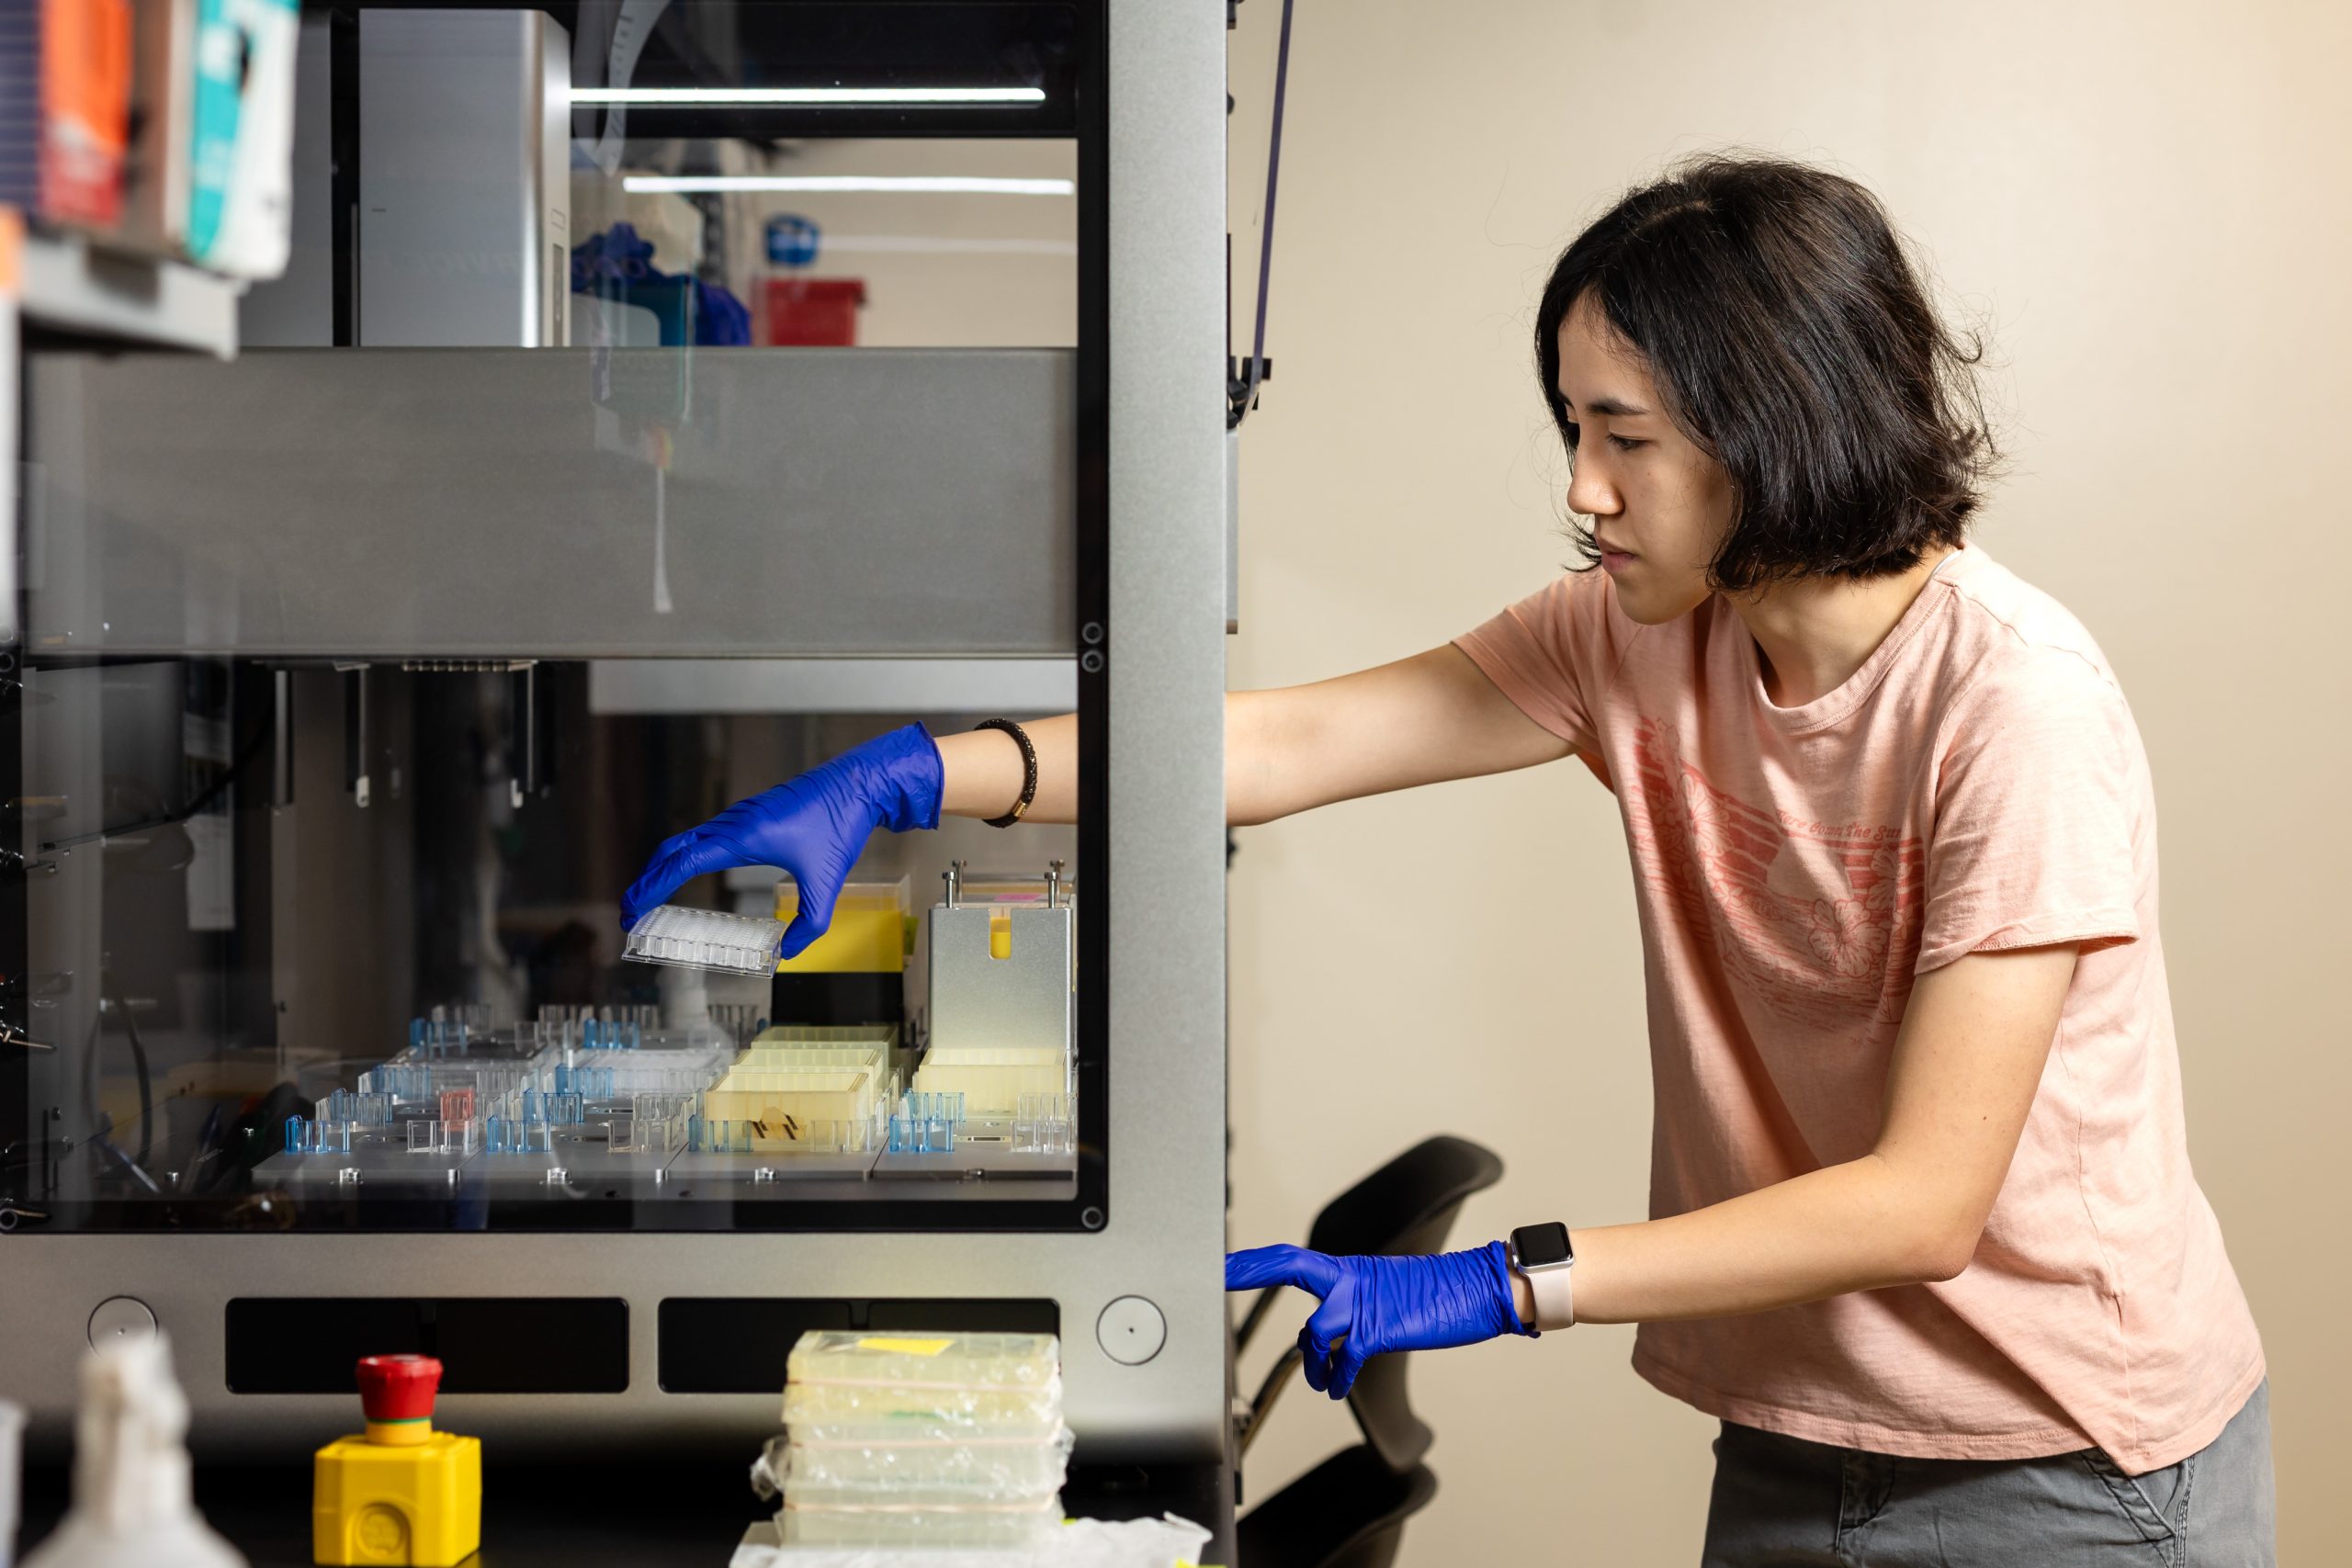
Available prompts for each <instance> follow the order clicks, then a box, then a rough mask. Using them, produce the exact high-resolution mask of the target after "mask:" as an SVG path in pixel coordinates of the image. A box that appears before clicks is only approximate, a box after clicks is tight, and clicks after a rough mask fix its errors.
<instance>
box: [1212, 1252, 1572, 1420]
mask: <svg viewBox="0 0 2352 1568" xmlns="http://www.w3.org/2000/svg"><path fill="white" fill-rule="evenodd" d="M1261 1285H1295V1286H1297V1287H1298V1288H1299V1289H1300V1290H1302V1291H1309V1292H1313V1293H1314V1294H1316V1295H1317V1296H1320V1297H1321V1298H1322V1299H1323V1304H1322V1305H1321V1306H1319V1307H1317V1308H1316V1309H1315V1313H1314V1315H1313V1316H1311V1317H1309V1318H1308V1319H1307V1320H1306V1327H1304V1328H1302V1329H1300V1330H1299V1331H1298V1348H1299V1351H1300V1353H1301V1354H1302V1355H1304V1356H1305V1357H1306V1386H1307V1387H1309V1388H1311V1389H1315V1390H1317V1392H1319V1393H1329V1395H1330V1396H1331V1397H1332V1398H1334V1399H1345V1398H1347V1396H1348V1390H1350V1389H1351V1388H1353V1387H1354V1386H1355V1382H1356V1374H1357V1373H1359V1372H1361V1371H1363V1364H1364V1362H1366V1361H1367V1360H1370V1359H1372V1358H1373V1357H1374V1356H1377V1355H1381V1354H1383V1353H1384V1352H1386V1351H1390V1350H1442V1349H1445V1348H1450V1347H1452V1346H1455V1345H1476V1344H1477V1343H1478V1342H1479V1341H1481V1340H1485V1339H1495V1338H1499V1337H1501V1336H1503V1335H1506V1334H1524V1335H1528V1336H1531V1337H1532V1335H1533V1334H1534V1333H1535V1330H1534V1329H1533V1328H1532V1327H1530V1326H1529V1325H1526V1324H1523V1323H1521V1321H1520V1319H1519V1308H1518V1306H1517V1305H1516V1304H1515V1303H1513V1301H1512V1299H1511V1288H1510V1254H1509V1253H1508V1252H1507V1251H1505V1249H1504V1247H1503V1244H1502V1243H1501V1242H1498V1241H1491V1242H1488V1243H1487V1245H1486V1246H1484V1247H1473V1248H1472V1249H1471V1250H1469V1251H1467V1252H1441V1253H1438V1254H1436V1255H1434V1256H1422V1257H1413V1258H1376V1257H1364V1258H1334V1257H1332V1256H1330V1255H1329V1253H1322V1252H1309V1251H1308V1250H1307V1249H1306V1248H1305V1247H1254V1248H1252V1249H1251V1250H1250V1251H1248V1252H1236V1253H1232V1254H1230V1255H1228V1256H1227V1258H1226V1260H1225V1288H1226V1289H1227V1290H1228V1291H1247V1290H1252V1289H1255V1288H1256V1287H1258V1286H1261Z"/></svg>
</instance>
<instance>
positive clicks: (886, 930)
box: [775, 876, 909, 975]
mask: <svg viewBox="0 0 2352 1568" xmlns="http://www.w3.org/2000/svg"><path fill="white" fill-rule="evenodd" d="M908 897H909V895H908V891H907V879H906V878H905V877H903V876H902V877H900V878H899V880H898V881H896V882H853V883H851V884H849V885H848V886H845V887H843V888H842V891H841V896H840V897H837V898H835V899H834V900H833V923H832V924H831V926H828V927H827V928H826V929H825V934H824V935H822V936H820V937H819V938H818V939H817V940H816V941H815V942H810V943H809V945H808V946H807V947H806V948H804V949H803V950H801V952H799V953H797V954H795V955H794V956H793V957H790V958H786V959H782V960H780V961H778V963H777V964H776V971H777V973H779V974H784V975H900V974H904V973H905V972H906V967H907V911H908ZM799 912H800V885H799V884H798V883H797V882H794V881H792V880H791V879H790V878H789V877H787V878H786V879H785V880H783V881H781V882H778V883H777V884H776V885H775V918H776V919H779V920H789V919H792V917H793V916H795V915H797V914H798V913H799Z"/></svg>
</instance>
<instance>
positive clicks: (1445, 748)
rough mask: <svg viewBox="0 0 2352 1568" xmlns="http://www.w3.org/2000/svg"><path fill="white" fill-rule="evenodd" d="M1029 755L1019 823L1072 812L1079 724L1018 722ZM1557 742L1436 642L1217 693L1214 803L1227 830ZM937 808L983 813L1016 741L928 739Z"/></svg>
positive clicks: (1528, 757) (997, 805) (1015, 791)
mask: <svg viewBox="0 0 2352 1568" xmlns="http://www.w3.org/2000/svg"><path fill="white" fill-rule="evenodd" d="M1022 728H1023V729H1024V730H1025V731H1026V732H1027V734H1028V736H1029V741H1030V744H1031V745H1032V746H1034V747H1035V749H1036V751H1037V795H1036V798H1035V801H1034V802H1032V804H1031V805H1030V807H1029V810H1028V812H1027V813H1026V814H1025V816H1024V817H1023V820H1024V821H1034V822H1069V821H1073V820H1075V819H1076V817H1077V814H1078V720H1077V718H1076V717H1075V716H1071V715H1064V716H1061V717H1058V718H1048V719H1041V720H1038V721H1037V722H1035V723H1034V724H1027V725H1023V727H1022ZM1570 750H1571V748H1570V747H1569V745H1568V743H1567V742H1566V741H1565V740H1563V739H1560V738H1559V737H1558V736H1556V735H1554V734H1553V733H1552V732H1551V731H1549V730H1547V729H1545V728H1543V726H1541V725H1539V724H1537V723H1536V722H1535V721H1534V720H1533V719H1532V718H1529V717H1528V716H1526V715H1525V714H1523V713H1521V711H1520V710H1519V707H1518V705H1516V704H1514V703H1513V702H1512V701H1511V700H1510V698H1509V697H1506V696H1504V695H1503V694H1502V693H1501V692H1499V691H1498V690H1497V689H1496V687H1495V684H1494V682H1491V681H1489V680H1487V677H1486V675H1485V674H1484V673H1483V672H1481V671H1480V670H1479V669H1478V667H1477V666H1476V664H1473V663H1472V662H1471V661H1470V659H1469V656H1468V655H1467V654H1465V653H1464V652H1463V651H1462V650H1461V649H1458V648H1455V647H1454V646H1453V644H1451V643H1448V644H1446V645H1444V646H1442V647H1440V648H1434V649H1430V651H1429V652H1427V653H1421V654H1416V655H1415V656H1414V657H1412V658H1410V659H1402V660H1397V662H1396V663H1394V664H1384V665H1381V666H1379V667H1378V668H1377V669H1373V670H1363V671H1357V672H1356V673H1355V674H1352V675H1341V676H1339V677H1338V678H1336V679H1334V680H1329V681H1317V682H1313V683H1311V684H1308V685H1304V686H1285V687H1283V688H1280V689H1278V690H1275V691H1270V692H1235V693H1233V694H1230V695H1229V696H1227V698H1226V700H1225V812H1226V820H1227V821H1228V822H1231V823H1233V824H1235V825H1236V826H1246V825H1249V824H1251V823H1257V822H1272V821H1273V820H1274V819H1275V818H1281V817H1287V816H1289V815H1291V814H1292V813H1293V812H1296V811H1305V810H1306V809H1308V808H1309V807H1317V806H1329V805H1330V804H1331V803H1332V802H1334V801H1340V800H1353V799H1355V798H1356V797H1358V796H1359V795H1385V794H1386V793H1387V792H1388V791H1390V790H1398V789H1409V788H1411V787H1412V786H1413V785H1415V784H1436V783H1439V782H1440V781H1442V780H1444V779H1462V778H1472V777H1476V775H1478V774H1481V773H1509V772H1510V771H1511V770H1513V769H1515V768H1528V767H1533V766H1534V765H1535V764H1536V763H1538V762H1551V761H1558V760H1559V759H1560V758H1562V757H1566V756H1567V755H1568V754H1569V753H1570ZM939 756H940V761H941V764H942V773H943V778H942V790H941V795H940V809H941V810H943V811H944V812H947V813H949V814H951V815H954V816H958V817H995V816H999V815H1001V814H1002V813H1003V812H1005V811H1008V810H1010V809H1012V803H1013V801H1014V800H1016V799H1017V798H1019V796H1020V794H1021V780H1022V768H1021V748H1020V744H1019V742H1017V741H1015V740H1014V739H1012V737H1011V736H1009V735H1007V734H1005V733H1004V732H1003V731H1002V730H998V729H976V730H972V731H969V732H967V733H966V734H962V735H943V736H941V737H939Z"/></svg>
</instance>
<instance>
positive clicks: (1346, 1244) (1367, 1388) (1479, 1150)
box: [1306, 1136, 1503, 1475]
mask: <svg viewBox="0 0 2352 1568" xmlns="http://www.w3.org/2000/svg"><path fill="white" fill-rule="evenodd" d="M1502 1176H1503V1162H1502V1159H1501V1156H1498V1155H1497V1154H1496V1153H1495V1152H1494V1151H1493V1150H1492V1149H1489V1148H1486V1147H1484V1146H1483V1145H1478V1144H1474V1143H1472V1142H1470V1140H1469V1139H1467V1138H1453V1137H1445V1136H1439V1137H1434V1138H1430V1139H1427V1140H1425V1141H1423V1142H1421V1143H1419V1144H1416V1145H1413V1146H1412V1147H1411V1148H1409V1149H1407V1150H1406V1151H1405V1152H1404V1153H1403V1154H1401V1155H1398V1156H1397V1157H1396V1158H1395V1159H1392V1160H1390V1161H1389V1162H1388V1163H1387V1164H1386V1165H1384V1166H1382V1167H1381V1168H1379V1169H1378V1170H1375V1171H1374V1172H1373V1173H1372V1174H1371V1175H1370V1176H1367V1177H1365V1178H1364V1179H1363V1180H1362V1181H1359V1182H1357V1183H1356V1184H1355V1185H1354V1186H1353V1187H1351V1188H1349V1189H1348V1190H1346V1191H1345V1192H1342V1193H1340V1195H1339V1196H1338V1197H1337V1198H1334V1199H1332V1200H1331V1201H1329V1203H1326V1204H1325V1205H1324V1206H1323V1212H1322V1213H1319V1214H1317V1215H1316V1216H1315V1224H1314V1227H1313V1228H1312V1229H1311V1230H1309V1231H1308V1232H1307V1235H1306V1245H1307V1246H1308V1247H1312V1248H1314V1249H1315V1250H1316V1251H1317V1252H1329V1253H1381V1254H1385V1255H1387V1256H1390V1257H1407V1256H1412V1255H1417V1254H1426V1253H1432V1252H1437V1251H1441V1250H1442V1249H1443V1247H1445V1239H1446V1236H1447V1235H1448V1234H1449V1233H1450V1232H1451V1231H1452V1230H1453V1220H1454V1216H1455V1215H1457V1214H1459V1213H1461V1212H1462V1205H1463V1203H1464V1201H1466V1200H1467V1199H1468V1198H1469V1197H1470V1196H1471V1195H1472V1194H1473V1193H1476V1192H1483V1191H1485V1190H1487V1188H1489V1187H1492V1186H1493V1185H1494V1184H1495V1183H1496V1182H1498V1181H1500V1180H1501V1179H1502ZM1410 1359H1411V1358H1410V1357H1408V1356H1401V1355H1397V1356H1375V1357H1374V1358H1373V1359H1371V1360H1369V1361H1367V1362H1365V1363H1364V1367H1363V1371H1362V1372H1361V1373H1360V1374H1358V1375H1357V1378H1356V1385H1355V1387H1354V1388H1353V1389H1352V1390H1351V1391H1350V1392H1349V1394H1348V1409H1349V1411H1350V1412H1351V1414H1352V1415H1353V1416H1355V1418H1356V1425H1357V1426H1358V1427H1362V1428H1363V1436H1364V1441H1365V1442H1366V1443H1368V1444H1369V1445H1371V1447H1372V1450H1373V1451H1374V1453H1376V1454H1378V1455H1379V1456H1380V1460H1381V1461H1382V1462H1383V1463H1384V1464H1385V1465H1386V1466H1387V1467H1388V1469H1389V1470H1390V1472H1393V1473H1395V1474H1398V1475H1402V1474H1404V1473H1405V1472H1407V1471H1409V1470H1411V1469H1412V1468H1413V1467H1414V1466H1415V1465H1417V1464H1419V1463H1420V1461H1421V1456H1422V1455H1424V1454H1426V1453H1428V1452H1429V1449H1430V1441H1431V1434H1430V1429H1429V1427H1427V1426H1425V1425H1424V1424H1423V1423H1422V1422H1421V1420H1420V1418H1419V1416H1415V1415H1414V1414H1413V1404H1412V1401H1411V1399H1410V1398H1409V1397H1408V1393H1407V1389H1406V1385H1405V1372H1406V1364H1407V1362H1408V1361H1409V1360H1410Z"/></svg>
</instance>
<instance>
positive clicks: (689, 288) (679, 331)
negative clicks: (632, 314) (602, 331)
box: [571, 222, 752, 348]
mask: <svg viewBox="0 0 2352 1568" xmlns="http://www.w3.org/2000/svg"><path fill="white" fill-rule="evenodd" d="M571 291H572V292H573V293H574V294H593V295H595V296H596V297H598V298H599V299H616V300H618V301H620V302H621V303H623V304H625V305H641V306H644V307H645V308H646V309H647V310H651V311H652V312H653V314H654V318H655V319H656V320H657V321H660V322H661V323H662V347H664V348H683V347H684V346H685V345H686V344H688V343H689V342H691V343H694V344H697V345H700V346H704V347H725V346H729V345H741V344H748V343H750V342H751V341H752V312H751V311H750V310H746V309H745V308H744V306H743V302H742V301H741V299H737V298H735V296H734V295H733V294H731V293H729V292H728V290H727V289H726V288H724V287H722V286H720V285H718V284H716V283H707V282H705V281H704V280H703V279H701V278H699V277H691V276H686V275H685V274H683V273H670V272H663V271H662V270H661V269H660V268H659V267H657V266H655V265H653V242H651V241H650V240H648V239H646V238H644V237H643V236H642V235H640V234H639V233H638V231H637V226H636V225H635V224H633V223H627V222H622V223H616V224H614V225H613V226H612V227H611V228H609V229H606V230H605V231H603V232H602V233H599V234H591V235H589V236H588V238H587V239H585V240H583V241H582V242H581V244H580V247H579V249H577V250H575V251H573V252H572V253H571Z"/></svg>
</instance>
